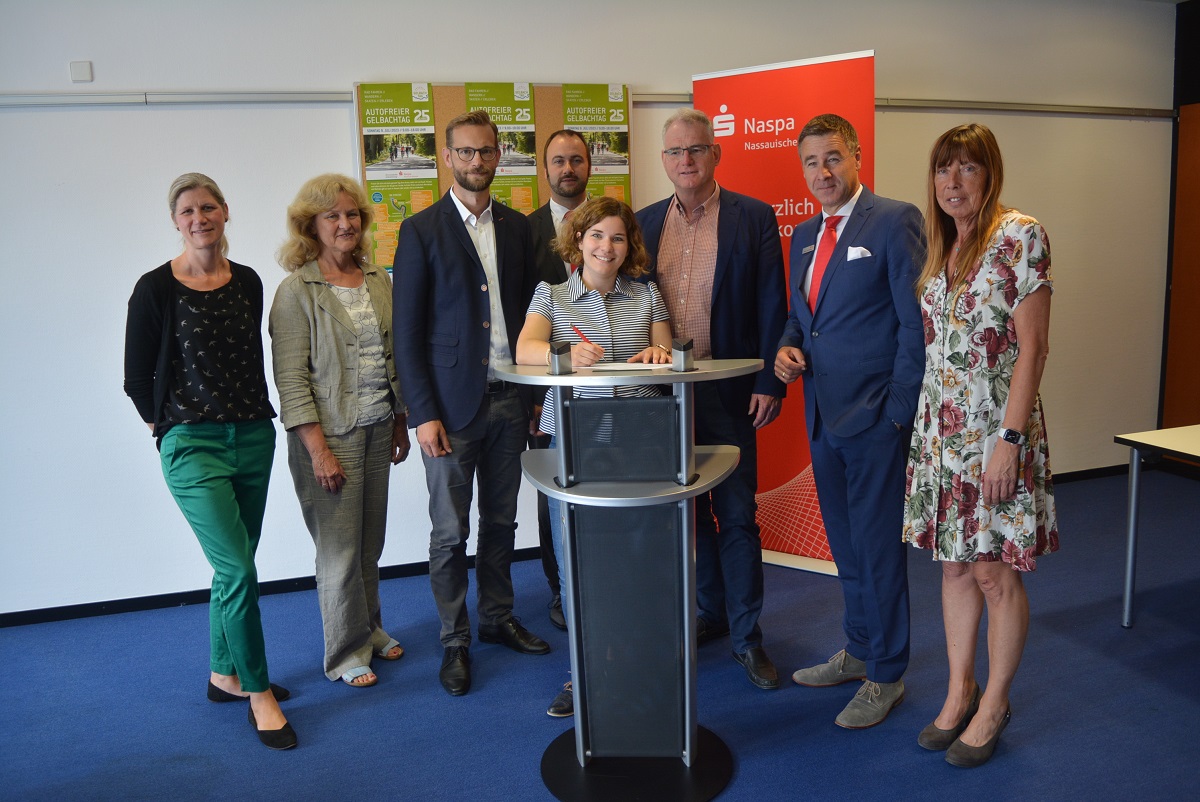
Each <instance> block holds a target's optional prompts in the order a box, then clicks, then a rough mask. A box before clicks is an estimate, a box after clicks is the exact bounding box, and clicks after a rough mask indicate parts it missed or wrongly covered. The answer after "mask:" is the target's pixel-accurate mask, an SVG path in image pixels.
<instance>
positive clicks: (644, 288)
mask: <svg viewBox="0 0 1200 802" xmlns="http://www.w3.org/2000/svg"><path fill="white" fill-rule="evenodd" d="M554 250H555V252H556V253H558V255H559V256H561V257H562V258H563V260H564V261H567V262H569V263H570V264H571V265H572V270H571V277H570V278H568V279H567V280H566V281H565V282H563V283H562V284H557V285H554V286H551V285H550V284H547V283H546V282H542V283H541V284H539V285H538V287H537V289H536V290H535V291H534V293H533V300H532V301H531V302H530V304H529V312H528V314H527V315H526V316H525V326H524V328H522V329H521V335H520V337H518V339H517V364H519V365H542V364H549V359H550V343H551V342H569V343H571V364H572V365H574V366H576V367H588V366H590V365H594V364H596V363H597V362H648V363H652V364H666V363H670V361H671V349H670V343H671V326H670V323H669V322H668V317H667V306H666V303H665V302H664V301H663V298H662V295H661V294H660V293H659V291H658V287H657V286H656V285H655V284H654V282H652V281H651V282H646V283H642V282H639V281H636V279H637V278H639V277H641V276H643V275H645V273H646V267H647V265H648V264H649V263H650V256H649V254H648V253H647V252H646V246H645V244H644V243H643V242H642V232H641V230H640V229H639V228H638V224H637V220H636V219H635V218H634V216H633V210H632V209H630V208H629V206H628V205H627V204H625V203H622V202H621V201H619V200H616V199H615V198H609V197H597V198H592V199H591V200H589V201H587V202H586V203H584V204H583V205H582V206H580V207H579V208H578V209H576V210H575V211H574V213H573V214H572V215H571V218H570V219H569V220H566V221H564V224H563V226H562V229H561V230H560V232H559V235H558V239H557V240H555V242H554ZM557 391H558V388H551V390H550V393H555V392H557ZM658 393H659V388H658V387H657V386H646V385H622V386H618V387H587V388H575V396H576V397H583V398H597V397H599V398H604V397H613V396H617V397H642V396H653V395H658ZM538 428H539V429H541V430H542V431H543V432H545V433H546V434H549V435H552V436H553V435H554V434H555V421H554V397H553V395H550V394H547V397H546V403H545V405H544V406H543V408H542V415H541V418H540V420H539V423H538ZM550 445H551V447H552V448H553V447H554V445H555V441H554V440H553V439H552V440H551V441H550ZM549 505H550V527H551V530H552V534H553V541H554V556H555V557H556V558H557V559H558V566H559V569H558V570H559V581H560V582H562V583H563V585H564V587H565V580H564V578H563V576H562V565H563V562H562V509H561V504H560V503H559V502H558V501H557V500H555V499H553V498H551V499H549ZM570 621H571V616H570V613H569V611H568V614H567V622H568V625H569V623H570ZM574 710H575V705H574V697H573V696H572V693H571V683H570V682H568V683H567V684H566V685H564V686H563V690H562V691H561V692H559V694H558V695H557V696H556V697H555V698H554V701H553V702H552V703H551V704H550V707H549V708H548V709H547V710H546V713H547V714H549V715H551V716H556V717H565V716H570V715H572V714H573V713H574Z"/></svg>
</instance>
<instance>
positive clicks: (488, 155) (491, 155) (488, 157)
mask: <svg viewBox="0 0 1200 802" xmlns="http://www.w3.org/2000/svg"><path fill="white" fill-rule="evenodd" d="M450 150H452V151H454V152H455V153H457V154H458V158H460V159H462V160H463V161H465V162H469V161H471V160H472V159H474V158H475V154H476V153H478V154H479V158H481V159H483V160H484V161H485V162H490V161H492V160H493V159H495V158H496V157H497V156H499V155H500V151H499V150H497V149H496V148H450Z"/></svg>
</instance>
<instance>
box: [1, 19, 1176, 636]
mask: <svg viewBox="0 0 1200 802" xmlns="http://www.w3.org/2000/svg"><path fill="white" fill-rule="evenodd" d="M578 8H579V6H578V4H574V3H564V2H547V1H546V0H527V1H526V2H522V3H496V2H494V0H492V2H483V0H458V2H457V3H455V4H453V6H452V9H451V8H439V7H437V6H430V5H428V4H419V5H417V4H413V5H412V7H410V6H409V5H408V4H404V3H397V2H395V0H361V2H358V3H355V4H349V5H341V6H338V5H336V4H335V5H333V6H330V5H328V4H327V3H316V2H308V1H307V0H306V1H304V2H296V1H289V2H283V0H261V2H245V0H208V2H206V3H203V4H200V5H195V4H167V3H161V2H158V1H157V0H145V1H144V2H135V1H134V0H125V1H124V2H121V1H120V0H110V1H109V2H105V3H94V2H90V0H72V1H70V2H67V1H62V0H47V1H46V2H42V3H37V4H33V3H28V2H15V0H0V19H3V20H4V24H3V27H2V28H0V94H10V93H19V92H27V93H50V92H71V91H86V92H118V91H220V90H227V91H236V90H242V91H251V90H335V91H349V90H350V88H351V86H352V84H353V83H354V82H355V81H387V80H396V81H404V80H429V81H435V82H458V81H464V80H479V79H481V78H484V79H489V78H490V79H493V80H497V81H505V80H529V81H534V82H547V83H559V82H567V81H585V82H586V81H605V82H609V81H612V82H617V81H620V82H625V83H628V84H630V85H631V87H632V89H633V91H634V92H635V93H648V92H688V91H690V77H691V75H692V74H693V73H700V72H710V71H714V70H721V69H728V68H734V67H741V66H749V65H754V64H766V63H773V62H778V61H790V60H795V59H801V58H809V57H813V56H819V55H826V54H833V53H842V52H850V51H857V50H869V49H874V50H875V53H876V95H877V96H879V97H891V98H926V99H929V98H948V99H962V100H982V101H1001V102H1025V103H1048V104H1081V105H1097V106H1128V107H1141V108H1167V107H1169V106H1170V104H1171V81H1172V68H1173V60H1172V56H1171V53H1172V50H1173V46H1174V43H1173V36H1174V13H1175V9H1174V6H1172V5H1168V4H1159V3H1146V2H1140V1H1139V0H1060V1H1059V2H1056V3H1053V4H1046V3H1043V2H1040V1H1039V0H1010V1H1005V0H987V1H986V2H984V1H983V0H979V1H977V2H964V1H963V0H957V1H956V0H914V1H913V2H905V3H900V2H889V0H871V1H870V2H843V3H839V4H825V5H823V6H819V7H818V6H816V4H810V3H803V2H800V3H797V2H794V0H778V1H777V2H775V1H772V0H744V2H740V3H736V4H732V3H718V2H712V1H710V0H694V1H693V2H690V3H659V4H650V3H644V2H641V0H611V1H610V2H608V3H606V4H604V6H603V9H604V10H603V14H602V15H599V12H596V15H597V16H594V17H593V18H584V17H581V16H580V14H579V12H578ZM408 31H411V33H408ZM577 37H583V40H582V41H583V43H584V44H583V46H582V47H580V45H579V40H578V39H577ZM555 58H562V59H563V60H564V62H565V63H564V65H563V66H562V67H561V68H559V67H553V66H551V62H552V61H553V60H554V59H555ZM72 60H91V61H92V62H94V66H95V75H96V80H95V82H94V83H92V84H83V85H73V84H71V83H70V80H69V75H68V68H67V63H68V62H69V61H72ZM669 110H670V108H669V106H667V105H663V104H653V105H652V104H646V105H642V106H639V107H638V108H637V109H636V110H635V113H634V115H633V118H634V119H633V124H634V126H635V128H634V131H633V148H634V159H635V176H634V200H635V205H636V206H640V205H643V204H645V203H647V202H649V201H651V200H654V199H657V198H659V197H663V196H665V195H666V194H668V192H669V191H670V185H669V184H668V183H667V182H666V180H665V178H664V177H663V176H662V173H661V169H660V168H659V167H658V163H657V158H656V156H655V152H656V151H657V149H658V144H657V129H658V126H659V124H660V123H661V121H662V119H664V118H665V117H666V115H667V114H668V113H669ZM966 119H979V120H981V121H983V122H986V123H987V124H989V125H992V126H993V127H994V128H995V130H996V132H997V135H998V136H999V138H1000V143H1001V146H1002V147H1003V148H1004V152H1005V156H1006V161H1007V165H1006V167H1007V170H1008V173H1009V183H1008V191H1007V192H1006V200H1007V201H1008V202H1009V203H1011V204H1013V205H1016V206H1019V207H1020V208H1022V209H1023V210H1024V211H1027V212H1029V213H1031V214H1033V215H1035V216H1037V217H1039V218H1040V219H1041V220H1042V221H1043V222H1044V223H1045V224H1046V225H1047V228H1048V230H1049V232H1050V237H1051V244H1052V246H1053V253H1054V270H1055V273H1056V277H1057V293H1056V295H1055V301H1054V304H1055V307H1054V323H1053V330H1052V355H1051V361H1050V365H1049V367H1048V370H1047V376H1046V379H1045V382H1044V396H1045V400H1046V406H1047V415H1048V418H1049V425H1050V430H1051V438H1052V447H1053V451H1054V461H1055V469H1056V470H1058V471H1070V470H1080V469H1086V468H1094V467H1100V466H1107V465H1114V464H1119V463H1121V462H1123V461H1124V460H1125V458H1126V457H1125V454H1124V452H1123V451H1122V450H1121V449H1118V448H1116V447H1115V446H1113V445H1112V443H1111V436H1112V434H1114V433H1117V432H1124V431H1138V430H1142V429H1148V428H1152V427H1153V425H1154V423H1155V415H1156V408H1157V397H1158V365H1159V357H1160V343H1161V330H1162V306H1163V303H1162V302H1163V297H1164V280H1165V260H1166V235H1167V231H1166V225H1167V223H1166V221H1167V213H1166V212H1167V208H1168V201H1169V198H1168V189H1169V184H1170V124H1169V123H1165V122H1161V121H1126V120H1112V119H1094V118H1070V117H1054V116H1031V115H1014V114H1007V115H1001V114H991V115H978V114H977V115H965V114H951V113H932V112H917V111H912V112H895V111H886V112H880V113H879V114H878V117H877V121H878V131H877V139H878V156H877V175H876V187H874V188H875V189H876V190H878V191H879V192H881V193H883V194H885V195H891V196H895V197H901V198H905V199H908V200H912V201H914V202H916V203H917V204H918V205H921V206H923V196H924V167H923V161H924V158H925V154H926V153H927V150H928V147H929V145H930V143H931V142H932V140H933V139H934V137H935V136H936V135H937V134H938V133H940V132H941V131H943V130H945V128H947V127H949V126H950V125H954V124H957V123H958V122H961V121H964V120H966ZM353 137H354V121H353V115H352V111H351V109H350V107H349V105H342V104H327V105H295V106H286V105H285V106H281V105H222V106H215V107H209V106H167V107H163V106H152V107H138V106H134V107H90V108H84V107H71V108H38V109H12V108H9V109H0V175H3V176H4V183H5V191H4V192H3V193H0V277H2V278H3V280H4V286H5V292H4V293H3V294H2V295H0V416H2V417H0V420H4V421H6V422H7V423H8V431H7V437H6V446H7V447H6V448H5V451H4V458H3V460H2V461H0V494H2V495H0V498H2V499H3V509H4V511H5V514H4V519H3V521H2V522H0V613H2V612H11V611H17V610H29V609H36V608H41V607H52V606H60V605H68V604H78V603H86V602H93V601H103V600H109V599H114V598H128V597H135V596H143V595H151V594H159V593H168V592H174V591H180V590H190V589H195V588H202V587H206V586H207V584H208V581H209V571H208V568H207V565H206V564H205V562H204V560H203V558H202V557H201V555H200V552H199V548H198V547H197V546H196V545H195V540H194V538H193V537H192V535H191V533H190V532H189V530H188V529H187V527H186V525H185V524H184V522H183V520H182V518H181V516H180V515H179V513H178V511H177V510H176V509H175V507H174V505H173V503H172V502H171V500H170V497H169V496H168V494H167V493H166V490H165V487H164V486H163V482H162V477H161V475H160V473H159V470H158V465H157V459H156V456H157V455H156V452H155V451H154V448H153V442H152V440H151V439H150V437H149V436H148V435H147V433H146V430H145V427H144V426H143V424H142V423H141V422H140V421H139V420H138V418H137V416H136V414H135V413H134V411H133V407H132V405H131V404H130V403H129V401H128V399H126V398H125V397H124V395H123V394H122V393H121V389H120V386H121V369H122V366H121V359H122V338H123V329H124V315H125V302H126V300H127V299H128V295H129V292H130V290H131V288H132V286H133V283H134V281H135V280H136V278H137V277H138V276H139V275H140V274H141V273H143V272H145V271H146V270H148V269H150V268H152V267H154V266H156V265H158V264H160V263H161V262H163V261H164V260H165V259H167V258H169V257H171V256H173V255H174V254H175V253H177V252H178V248H179V246H178V239H177V234H176V232H175V231H174V230H173V229H172V228H171V226H170V223H169V219H168V215H167V210H166V206H165V202H164V199H165V192H166V189H167V186H168V184H169V183H170V181H171V179H172V178H173V177H174V176H176V175H177V174H179V173H181V172H185V171H188V170H200V171H203V172H207V173H209V174H211V175H212V176H213V177H215V178H216V179H217V180H218V182H220V184H221V185H222V188H223V189H224V190H225V192H226V194H227V196H228V199H229V201H230V208H231V213H232V223H231V226H230V229H229V236H230V239H231V241H232V251H231V256H232V257H233V258H234V259H237V260H239V261H242V262H245V263H248V264H250V265H252V266H254V267H256V268H257V269H258V270H259V272H260V274H261V275H262V276H263V278H264V282H265V284H266V292H267V297H268V299H269V298H270V297H271V295H272V294H273V292H274V288H275V286H276V285H277V284H278V282H279V280H280V279H281V278H282V271H280V270H279V269H278V268H277V267H276V266H275V263H274V259H273V253H274V250H275V248H276V247H277V246H278V244H279V242H280V240H281V238H282V236H283V212H284V208H285V207H286V205H287V203H288V201H289V200H290V199H291V198H292V196H293V194H294V192H295V190H296V188H297V187H298V186H299V184H300V183H301V182H302V181H303V180H305V179H306V178H308V177H310V176H312V175H314V174H316V173H318V172H323V171H327V170H339V171H343V172H348V173H351V174H353V173H354V170H355V165H354V162H353ZM280 442H281V444H282V437H281V439H280ZM282 452H283V449H282V448H280V451H279V456H278V459H277V464H276V470H275V477H274V478H275V484H274V487H273V489H272V493H271V500H270V504H269V506H268V509H267V517H266V530H265V533H264V537H263V544H262V548H261V550H260V552H259V554H260V557H259V567H260V574H261V577H262V578H263V579H264V580H270V579H280V578H288V577H294V576H303V575H308V574H311V573H312V545H311V541H310V540H309V537H308V534H307V532H306V531H305V529H304V526H303V524H302V522H301V519H300V515H299V512H298V508H297V504H296V501H295V498H294V495H293V493H292V490H291V486H290V477H289V475H288V473H287V470H286V465H285V462H284V459H283V455H282ZM425 500H426V496H425V491H424V473H423V470H422V469H421V466H420V462H419V460H417V459H415V458H414V460H413V461H411V462H409V463H406V464H404V465H402V466H400V467H399V468H397V469H395V471H394V472H393V493H392V522H391V524H390V528H389V533H388V535H389V543H388V548H387V551H386V552H385V554H384V560H383V562H384V563H385V564H389V565H390V564H400V563H411V562H419V561H423V560H424V559H426V557H427V551H426V549H427V534H428V527H429V524H428V518H427V516H426V512H425ZM531 501H532V498H531V494H529V492H528V491H525V495H524V496H523V501H522V512H521V528H520V530H519V531H518V546H520V547H525V546H531V545H534V544H535V543H536V535H535V529H536V525H535V520H534V515H533V507H532V503H531Z"/></svg>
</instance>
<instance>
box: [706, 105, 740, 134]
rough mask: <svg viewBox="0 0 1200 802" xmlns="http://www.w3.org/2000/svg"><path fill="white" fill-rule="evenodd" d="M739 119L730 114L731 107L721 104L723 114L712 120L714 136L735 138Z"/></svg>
mask: <svg viewBox="0 0 1200 802" xmlns="http://www.w3.org/2000/svg"><path fill="white" fill-rule="evenodd" d="M736 121H737V118H736V117H734V116H733V115H732V114H730V113H729V107H728V106H726V105H725V104H724V103H722V104H721V113H720V114H718V115H717V116H715V117H713V118H712V124H713V136H733V134H734V132H735V130H736V127H737V126H736V125H735V123H736Z"/></svg>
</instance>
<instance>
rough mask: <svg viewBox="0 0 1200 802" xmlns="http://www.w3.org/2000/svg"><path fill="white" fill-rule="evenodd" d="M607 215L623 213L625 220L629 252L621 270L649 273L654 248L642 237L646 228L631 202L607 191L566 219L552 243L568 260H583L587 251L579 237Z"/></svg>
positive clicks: (638, 274)
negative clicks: (612, 196)
mask: <svg viewBox="0 0 1200 802" xmlns="http://www.w3.org/2000/svg"><path fill="white" fill-rule="evenodd" d="M606 217H619V218H621V222H622V223H624V224H625V236H626V239H627V241H628V243H629V253H628V254H627V255H626V257H625V261H624V262H623V263H622V264H621V268H620V270H619V271H617V272H618V273H620V274H621V275H623V276H629V277H630V278H639V277H641V276H644V275H646V273H648V272H649V271H648V270H647V268H648V267H649V266H650V252H649V251H647V250H646V243H645V241H644V240H643V239H642V229H641V227H640V226H638V222H637V218H636V217H634V216H633V209H631V208H629V204H628V203H625V202H624V201H619V200H617V199H616V198H610V197H608V196H607V195H601V196H599V197H595V198H592V199H590V200H588V201H586V202H585V203H583V205H581V206H579V207H578V208H577V209H575V211H574V212H573V213H572V214H571V219H570V220H567V221H565V222H564V225H563V226H562V228H561V229H560V230H559V234H558V236H557V237H556V238H555V239H554V243H553V244H552V245H551V247H552V248H553V249H554V252H555V253H556V254H558V255H559V257H560V258H561V259H563V260H564V261H567V262H570V263H571V264H573V265H579V264H583V251H581V250H580V249H579V240H580V239H581V238H582V237H583V235H584V232H586V231H587V230H588V229H590V228H591V227H592V226H594V225H596V224H597V223H599V222H600V221H601V220H603V219H605V218H606Z"/></svg>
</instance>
